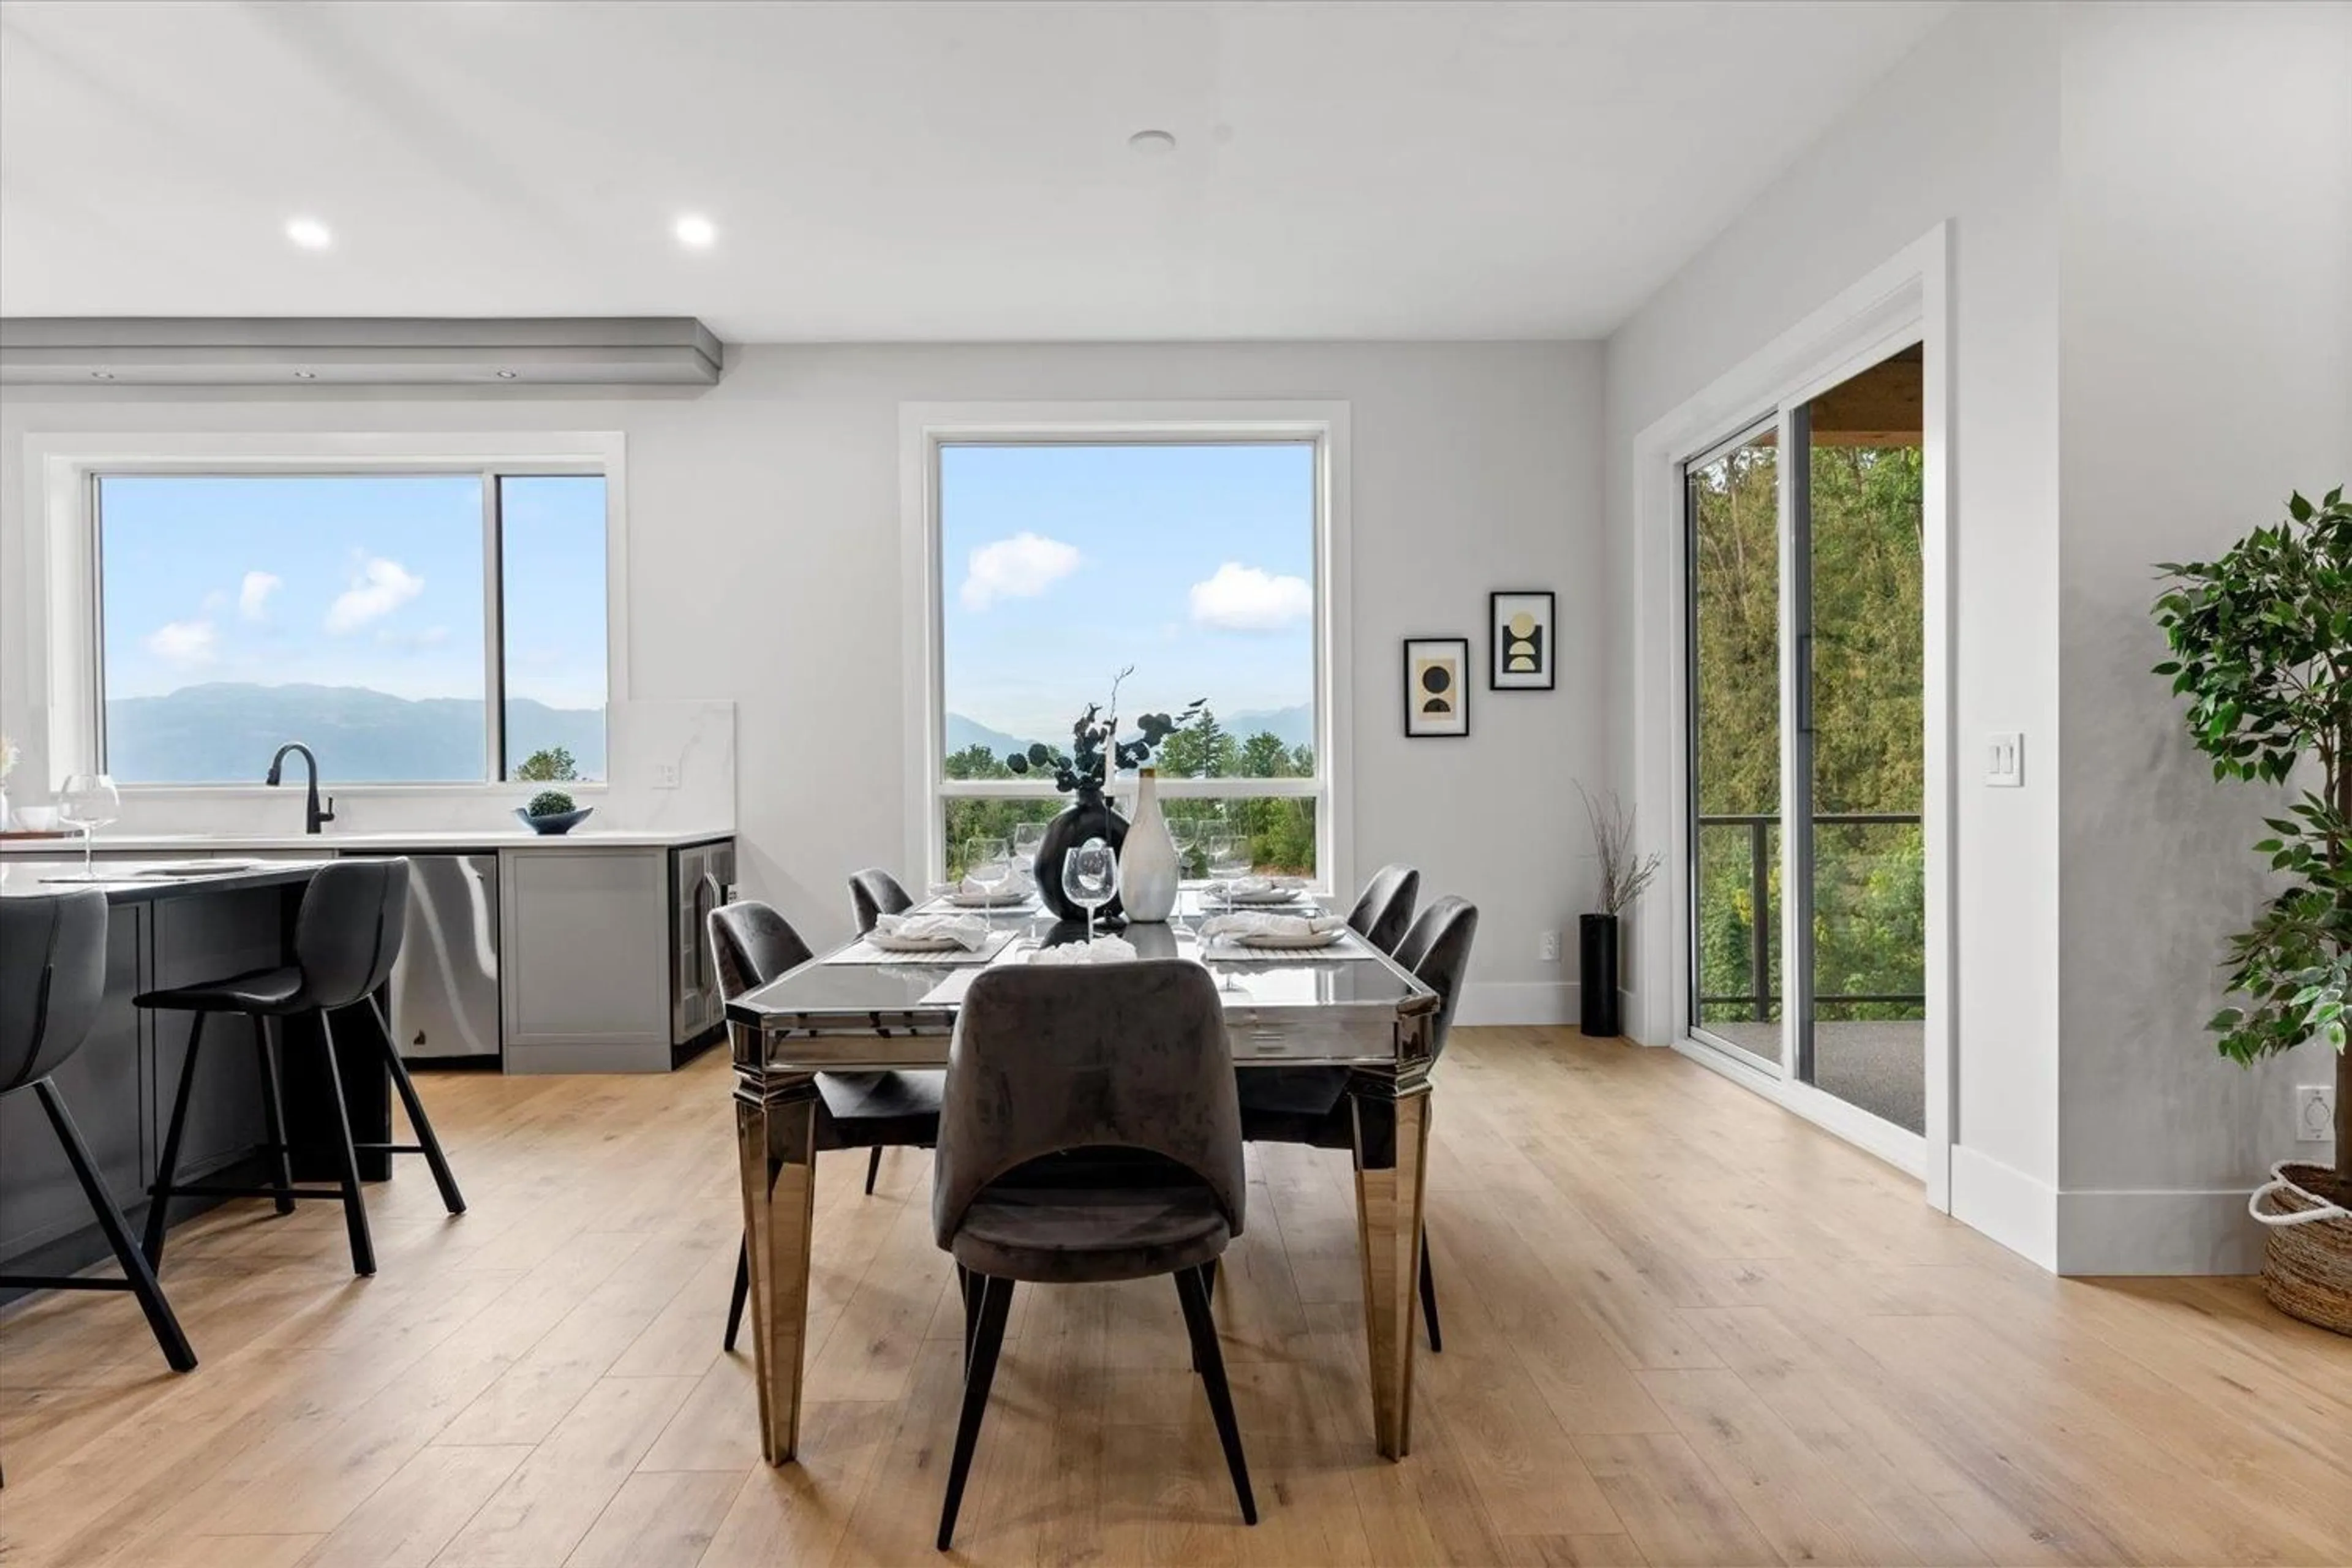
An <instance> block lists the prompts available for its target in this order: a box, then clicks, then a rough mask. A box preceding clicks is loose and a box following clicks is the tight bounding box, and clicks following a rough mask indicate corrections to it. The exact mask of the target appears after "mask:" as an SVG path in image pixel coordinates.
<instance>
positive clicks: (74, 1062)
mask: <svg viewBox="0 0 2352 1568" xmlns="http://www.w3.org/2000/svg"><path fill="white" fill-rule="evenodd" d="M51 853H52V857H54V856H55V851H52V852H51ZM328 862H329V858H328V857H320V858H305V859H288V860H270V861H257V862H240V863H236V864H233V865H225V866H222V867H220V868H207V866H206V864H205V862H203V861H200V860H198V861H172V862H149V861H121V860H109V861H105V862H101V863H100V866H99V868H98V869H99V871H100V874H101V876H103V877H104V878H105V880H103V881H99V882H84V881H81V880H79V872H80V870H81V862H80V860H79V858H73V859H66V858H35V857H27V856H23V855H12V856H9V857H8V858H6V859H5V860H0V898H5V899H9V900H16V899H41V898H55V897H58V895H60V894H63V893H69V892H73V891H76V890H78V889H83V888H89V887H96V888H98V889H101V890H102V891H103V892H104V893H105V894H106V899H107V904H108V921H107V963H106V996H105V1001H104V1004H103V1005H102V1006H101V1008H100V1014H99V1017H98V1021H97V1023H96V1024H95V1025H94V1026H93V1027H92V1028H91V1030H90V1034H89V1038H88V1039H87V1040H86V1041H85V1042H84V1043H83V1045H82V1047H81V1049H80V1050H79V1051H78V1052H77V1053H75V1055H74V1056H73V1058H71V1059H70V1060H68V1062H67V1063H66V1064H65V1065H64V1066H63V1067H61V1068H58V1072H57V1074H56V1081H57V1085H58V1090H59V1091H60V1092H61V1093H62V1094H63V1095H64V1096H65V1098H66V1100H67V1102H68V1105H69V1106H70V1107H71V1108H72V1110H73V1115H74V1120H75V1121H77V1122H79V1124H80V1127H81V1131H82V1136H83V1137H84V1139H85V1140H86V1141H87V1142H89V1147H90V1152H91V1155H92V1157H93V1158H94V1159H95V1160H96V1161H97V1163H98V1165H99V1168H100V1171H101V1172H103V1173H104V1174H105V1177H106V1182H107V1184H108V1186H109V1187H110V1188H111V1189H112V1191H113V1194H114V1197H115V1201H116V1202H117V1203H118V1204H120V1205H121V1207H122V1210H123V1213H124V1214H125V1215H127V1216H128V1217H129V1218H130V1221H131V1228H132V1229H133V1230H134V1231H136V1230H137V1229H138V1227H139V1225H140V1223H141V1220H142V1216H143V1215H145V1213H146V1208H147V1201H148V1200H147V1187H148V1185H149V1184H150V1183H152V1181H153V1180H154V1178H155V1165H156V1160H157V1156H158V1154H159V1152H160V1151H161V1147H162V1144H163V1122H164V1120H165V1119H166V1118H167V1117H168V1116H169V1114H170V1110H171V1103H172V1092H173V1088H174V1086H175V1085H176V1084H177V1082H178V1080H179V1073H180V1066H181V1061H182V1058H183V1057H184V1055H185V1053H186V1050H187V1040H188V1028H189V1025H190V1021H191V1015H189V1014H186V1013H170V1012H164V1013H150V1012H147V1011H144V1010H142V1009H141V1008H138V1007H134V1006H132V1005H131V998H132V997H133V996H135V995H137V994H140V993H142V992H143V991H147V990H151V989H153V988H155V987H158V986H164V985H184V984H193V983H195V982H199V981H204V980H209V979H215V978H218V977H221V976H224V975H230V974H236V973H244V972H246V971H248V970H254V969H264V968H268V967H271V966H274V965H277V964H280V963H287V962H289V960H290V957H291V941H292V935H293V929H294V912H295V910H296V909H297V908H298V907H299V905H300V902H301V897H302V891H303V889H305V888H307V887H308V886H309V885H310V878H311V876H312V875H313V874H314V873H315V872H316V871H317V870H318V869H319V868H320V866H323V865H326V864H328ZM20 962H24V959H23V958H22V957H21V955H17V954H13V953H10V954H0V963H9V964H14V963H20ZM238 1024H239V1021H235V1020H229V1021H224V1023H223V1024H222V1025H221V1026H220V1033H219V1034H217V1035H215V1037H212V1038H211V1040H210V1043H209V1045H208V1047H207V1048H206V1049H205V1052H204V1053H203V1054H202V1055H201V1056H200V1057H199V1058H197V1074H196V1080H195V1086H194V1092H193V1094H192V1096H191V1098H190V1101H189V1107H188V1121H187V1128H186V1131H184V1134H183V1136H182V1142H181V1153H180V1166H179V1176H180V1179H182V1180H184V1181H206V1180H215V1179H216V1180H219V1181H221V1182H224V1183H229V1184H235V1183H242V1182H247V1181H254V1182H257V1181H260V1180H262V1179H263V1170H262V1166H261V1163H260V1162H259V1160H258V1158H257V1150H258V1148H259V1146H260V1145H261V1144H263V1143H264V1142H267V1140H268V1135H267V1132H266V1131H265V1127H264V1119H263V1112H262V1089H261V1076H260V1063H259V1058H258V1057H257V1054H256V1053H255V1052H253V1051H250V1050H240V1049H237V1048H236V1045H237V1043H238V1042H237V1040H236V1029H237V1028H238ZM334 1027H335V1028H336V1030H337V1032H338V1035H339V1036H340V1037H344V1038H348V1039H352V1040H354V1041H356V1040H361V1039H364V1038H365V1036H364V1035H363V1034H362V1033H360V1031H362V1030H369V1031H372V1030H373V1029H374V1028H375V1023H374V1021H373V1017H372V1016H370V1015H369V1013H368V1010H367V1009H366V1008H365V1007H359V1008H352V1009H346V1010H345V1011H344V1012H342V1013H339V1014H338V1015H336V1016H335V1019H334ZM284 1040H285V1045H284V1076H285V1088H286V1100H287V1113H288V1131H289V1142H291V1143H292V1144H293V1146H294V1154H293V1158H294V1163H295V1173H296V1175H297V1177H298V1179H301V1178H306V1177H325V1176H329V1175H330V1174H331V1172H332V1170H333V1169H334V1167H335V1157H334V1155H333V1154H332V1153H331V1152H329V1150H328V1149H327V1148H326V1146H325V1145H324V1144H322V1143H319V1142H316V1140H315V1138H314V1137H313V1136H311V1135H312V1134H315V1133H316V1132H317V1131H320V1130H322V1129H324V1128H326V1127H329V1126H331V1125H332V1124H333V1123H332V1120H331V1119H332V1114H333V1113H332V1111H331V1109H330V1108H329V1105H328V1100H327V1079H326V1076H325V1071H326V1055H325V1052H324V1051H323V1049H321V1048H320V1042H319V1039H318V1035H317V1030H316V1027H315V1026H312V1025H309V1024H307V1023H305V1022H303V1021H301V1020H289V1025H288V1027H287V1029H286V1031H285V1034H284ZM343 1068H344V1070H343V1074H342V1079H343V1096H344V1100H345V1103H346V1104H347V1105H348V1107H349V1109H350V1112H351V1118H352V1134H353V1136H354V1137H355V1138H357V1139H359V1140H360V1141H361V1142H379V1143H381V1142H389V1141H390V1139H391V1120H392V1110H391V1090H390V1084H389V1080H388V1075H387V1074H386V1073H385V1071H384V1069H383V1063H382V1061H381V1060H379V1059H377V1058H374V1057H373V1055H372V1054H371V1053H367V1052H362V1051H359V1050H346V1051H345V1052H344V1053H343ZM389 1165H390V1157H389V1156H388V1155H385V1154H382V1153H376V1154H369V1153H362V1154H361V1156H360V1169H361V1173H362V1176H364V1177H366V1178H367V1179H369V1180H382V1179H383V1177H385V1176H386V1175H388V1174H389ZM218 1201H219V1200H217V1199H209V1198H179V1199H175V1200H173V1218H174V1220H175V1221H176V1220H178V1219H179V1218H183V1217H184V1216H186V1215H193V1214H195V1213H198V1212H199V1211H201V1210H202V1209H205V1208H208V1207H210V1206H212V1205H214V1204H215V1203H216V1202H218ZM108 1256H109V1252H108V1249H107V1246H106V1241H105V1238H104V1237H103V1236H102V1235H101V1234H100V1231H99V1229H98V1225H97V1222H96V1220H95V1219H94V1218H93V1217H92V1216H91V1214H90V1211H89V1204H88V1203H87V1202H85V1201H84V1199H83V1197H82V1194H81V1190H80V1188H79V1186H78V1185H77V1184H75V1181H74V1178H73V1173H72V1169H71V1167H70V1166H68V1164H67V1163H66V1159H65V1155H64V1152H62V1151H61V1150H60V1149H59V1148H58V1142H57V1139H56V1138H55V1137H54V1136H52V1135H51V1134H50V1131H49V1129H48V1127H47V1124H46V1123H45V1122H44V1121H43V1120H42V1114H41V1110H40V1107H39V1105H38V1104H37V1103H36V1101H35V1100H34V1097H33V1096H31V1095H29V1094H20V1095H13V1096H10V1097H9V1098H8V1099H7V1100H0V1268H5V1269H6V1271H8V1272H11V1273H41V1274H67V1273H71V1272H73V1271H75V1270H76V1269H79V1268H84V1267H86V1266H88V1265H89V1264H91V1263H94V1262H97V1261H98V1260H100V1258H106V1257H108Z"/></svg>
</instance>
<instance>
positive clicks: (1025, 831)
mask: <svg viewBox="0 0 2352 1568" xmlns="http://www.w3.org/2000/svg"><path fill="white" fill-rule="evenodd" d="M1043 848H1045V824H1044V823H1042V822H1016V823H1014V824H1013V876H1015V877H1016V878H1017V877H1025V878H1027V879H1029V885H1030V887H1031V889H1033V890H1034V889H1035V887H1036V885H1037V852H1038V851H1039V850H1041V849H1043Z"/></svg>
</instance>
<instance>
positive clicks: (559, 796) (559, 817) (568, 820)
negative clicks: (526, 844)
mask: <svg viewBox="0 0 2352 1568" xmlns="http://www.w3.org/2000/svg"><path fill="white" fill-rule="evenodd" d="M595 809H596V808H595V807H594V806H593V805H577V804H575V803H574V802H573V801H572V797H571V796H570V795H567V794H565V793H564V792H563V791H562V790H560V789H543V790H541V791H540V792H539V793H538V794H537V795H532V796H531V797H530V805H519V806H517V807H515V815H516V816H519V817H520V818H522V825H523V826H525V827H528V828H530V830H531V831H532V832H533V833H540V834H552V833H569V832H571V831H572V829H573V828H575V827H577V826H580V824H581V823H583V822H584V821H586V820H587V818H588V814H589V813H590V812H592V811H593V810H595Z"/></svg>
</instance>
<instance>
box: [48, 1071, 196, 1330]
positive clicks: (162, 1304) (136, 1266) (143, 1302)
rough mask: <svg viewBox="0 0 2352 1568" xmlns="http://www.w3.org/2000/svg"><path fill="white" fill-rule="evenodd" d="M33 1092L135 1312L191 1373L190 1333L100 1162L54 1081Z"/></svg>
mask: <svg viewBox="0 0 2352 1568" xmlns="http://www.w3.org/2000/svg"><path fill="white" fill-rule="evenodd" d="M33 1092H34V1093H35V1094H37V1095H38V1096H39V1097H40V1100H41V1109H42V1110H46V1111H47V1112H48V1113H49V1125H50V1126H51V1127H54V1128H56V1129H57V1133H58V1142H60V1143H62V1144H64V1145H65V1151H66V1159H67V1161H68V1163H70V1164H71V1165H72V1166H73V1173H74V1178H75V1179H76V1180H77V1181H79V1182H80V1183H81V1190H82V1195H83V1196H84V1197H86V1198H88V1199H89V1206H90V1207H91V1209H93V1210H94V1211H96V1213H97V1215H98V1226H99V1228H100V1230H102V1231H104V1232H105V1233H106V1244H107V1246H109V1247H112V1248H113V1249H114V1258H115V1261H116V1262H118V1263H120V1264H121V1265H122V1277H123V1278H124V1279H128V1280H129V1281H131V1294H132V1295H134V1296H136V1297H138V1298H139V1310H141V1311H142V1312H144V1313H146V1314H147V1326H148V1327H149V1328H150V1329H152V1330H153V1331H154V1333H155V1342H156V1344H157V1345H159V1346H161V1347H162V1348H163V1359H164V1360H165V1361H167V1362H169V1363H171V1366H172V1370H173V1372H193V1371H194V1370H195V1365H196V1352H194V1351H193V1350H191V1349H190V1348H189V1347H188V1336H187V1335H186V1334H184V1333H183V1332H181V1331H180V1320H179V1319H178V1318H176V1317H174V1316H173V1314H172V1303H171V1302H169V1301H167V1300H164V1299H163V1286H161V1285H159V1284H157V1283H156V1282H155V1271H154V1270H153V1269H152V1268H149V1267H148V1266H147V1258H146V1255H145V1254H144V1253H142V1252H141V1251H140V1250H139V1248H138V1247H135V1246H133V1245H132V1244H131V1226H129V1225H127V1224H125V1223H124V1221H123V1218H122V1211H121V1209H119V1208H117V1207H116V1206H115V1205H114V1194H112V1193H110V1192H109V1191H107V1189H106V1181H105V1178H104V1177H102V1176H100V1174H99V1172H98V1163H97V1162H96V1161H95V1160H92V1159H91V1158H90V1157H89V1145H88V1144H86V1143H84V1142H82V1141H81V1129H80V1128H79V1127H76V1126H75V1125H74V1119H73V1117H72V1116H71V1115H70V1114H69V1113H68V1111H67V1110H66V1102H65V1100H64V1098H63V1097H62V1096H60V1095H59V1094H58V1089H57V1085H55V1084H53V1083H51V1082H50V1081H49V1080H48V1079H39V1080H37V1082H35V1084H34V1085H33Z"/></svg>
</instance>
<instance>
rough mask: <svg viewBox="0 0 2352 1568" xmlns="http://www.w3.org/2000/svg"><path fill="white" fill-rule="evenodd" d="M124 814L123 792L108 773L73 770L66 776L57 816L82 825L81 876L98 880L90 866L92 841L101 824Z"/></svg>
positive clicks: (70, 823) (66, 821) (77, 825)
mask: <svg viewBox="0 0 2352 1568" xmlns="http://www.w3.org/2000/svg"><path fill="white" fill-rule="evenodd" d="M121 815H122V792H121V791H120V790H118V789H116V788H115V787H114V780H113V779H112V778H111V777H110V776H109V775H108V774H105V773H74V774H72V775H70V776H68V778H67V780H66V787H65V790H64V793H62V794H60V795H58V820H60V821H62V822H64V823H66V824H67V825H68V826H73V827H79V828H80V829H81V880H83V881H85V882H94V881H96V880H98V873H97V872H96V871H94V870H92V869H91V868H90V841H91V840H92V839H93V838H95V837H97V835H98V830H99V829H100V828H101V827H103V826H106V825H107V824H108V823H110V822H112V821H114V820H115V819H116V818H117V817H120V816H121Z"/></svg>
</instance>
